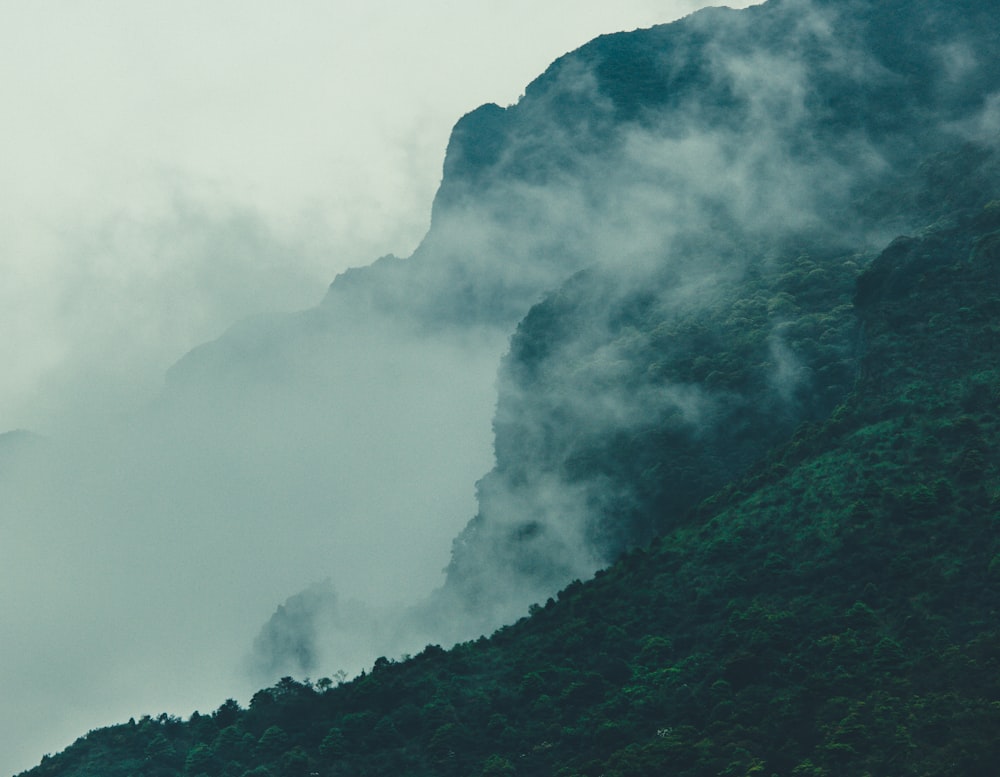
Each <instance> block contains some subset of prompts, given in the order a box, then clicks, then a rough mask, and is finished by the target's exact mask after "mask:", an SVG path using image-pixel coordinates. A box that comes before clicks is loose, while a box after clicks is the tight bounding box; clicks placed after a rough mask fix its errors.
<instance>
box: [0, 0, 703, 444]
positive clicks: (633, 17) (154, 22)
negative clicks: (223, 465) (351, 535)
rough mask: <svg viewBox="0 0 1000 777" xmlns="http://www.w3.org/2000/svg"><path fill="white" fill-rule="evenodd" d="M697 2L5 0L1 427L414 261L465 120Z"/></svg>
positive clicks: (36, 421)
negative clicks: (388, 262) (245, 322)
mask: <svg viewBox="0 0 1000 777" xmlns="http://www.w3.org/2000/svg"><path fill="white" fill-rule="evenodd" d="M697 5H698V3H697V2H695V1H694V0H661V1H659V2H655V1H653V0H626V1H625V2H619V3H615V4H609V3H596V2H580V0H574V1H570V0H556V1H553V0H549V2H546V3H530V2H527V0H505V2H478V3H461V2H450V1H447V0H431V1H430V2H425V3H420V4H404V3H396V2H384V1H383V2H369V3H350V4H348V3H332V2H318V1H317V2H310V1H308V0H302V1H301V2H296V3H293V4H287V3H286V4H280V5H279V4H278V3H271V2H229V1H228V0H227V1H222V0H217V1H216V2H210V3H204V2H189V1H188V0H178V1H175V2H170V3H153V2H125V1H123V0H93V1H92V2H87V3H69V2H54V1H52V2H49V1H47V0H37V1H36V2H32V3H21V2H0V100H2V103H3V114H4V126H3V136H4V139H5V142H4V143H3V147H2V149H0V197H2V201H0V262H2V263H3V264H2V270H3V284H2V285H0V328H2V331H4V332H5V333H6V336H5V337H4V338H2V339H0V363H2V364H3V365H4V370H3V373H2V376H0V429H3V428H12V427H18V426H31V427H34V428H37V427H45V426H46V425H47V424H49V423H51V422H52V421H51V418H52V416H53V414H57V413H67V412H68V413H75V412H78V411H79V405H80V404H85V403H93V402H101V401H104V402H107V403H108V404H110V405H111V406H114V407H120V406H121V404H122V402H131V401H136V400H137V399H138V398H140V397H142V396H144V395H146V394H148V393H149V391H151V390H152V389H154V388H155V386H156V385H157V382H158V380H159V376H160V374H161V372H162V369H163V368H164V367H165V366H167V365H169V364H170V363H171V362H172V361H173V360H174V359H176V358H177V357H178V356H179V355H181V354H182V353H184V352H185V351H186V350H187V349H188V348H190V347H191V346H192V345H194V344H196V343H198V342H201V341H203V340H206V339H209V338H211V337H214V336H216V335H217V334H218V333H219V332H220V331H221V330H222V329H223V328H225V327H226V326H228V325H229V324H230V323H231V322H232V321H233V320H235V319H237V318H239V317H241V316H243V315H246V314H248V313H253V312H258V311H261V310H273V309H293V308H300V307H305V306H308V305H311V304H313V303H315V302H316V301H317V300H318V299H319V298H320V297H321V296H322V294H323V291H324V289H325V286H326V284H327V283H329V281H331V280H332V279H333V277H334V276H335V275H336V273H337V272H339V271H340V270H342V269H343V268H345V267H347V266H352V265H358V264H368V263H369V262H371V261H372V260H373V259H374V258H376V257H378V256H380V255H382V254H384V253H390V252H391V253H395V254H397V255H400V256H406V255H408V254H409V253H410V252H411V251H412V249H413V248H414V247H415V246H416V244H417V242H418V241H419V239H420V237H421V236H422V235H423V233H424V231H425V230H426V227H427V223H428V219H429V213H430V203H431V199H432V197H433V193H434V191H435V189H436V187H437V184H438V182H439V180H440V171H441V162H442V158H443V154H444V149H445V145H446V143H447V140H448V134H449V130H450V128H451V126H452V124H453V123H454V121H455V120H456V119H457V118H458V117H459V116H461V115H462V114H463V113H465V112H467V111H469V110H471V109H473V108H475V107H477V106H478V105H480V104H482V103H484V102H497V103H499V104H500V105H507V104H510V103H513V102H516V101H517V99H518V97H519V96H520V94H521V92H522V91H523V88H524V86H525V85H526V84H527V83H528V82H529V81H530V80H531V79H532V78H534V77H535V76H536V75H538V74H539V73H541V71H542V70H543V69H544V68H545V67H546V66H547V65H548V64H549V63H550V62H551V61H552V60H553V59H554V58H555V57H556V56H558V55H560V54H562V53H564V52H566V51H568V50H571V49H573V48H575V47H577V46H578V45H580V44H582V43H584V42H586V41H587V40H589V39H590V38H592V37H594V36H596V35H598V34H601V33H603V32H608V31H616V30H621V29H633V28H636V27H642V26H649V25H651V24H654V23H658V22H661V21H666V20H670V19H672V18H676V17H678V16H681V15H684V14H686V13H688V12H690V11H691V10H693V9H695V8H696V7H697ZM247 223H252V224H253V225H254V229H253V233H252V234H246V230H243V229H241V225H245V224H247ZM81 377H82V378H84V379H85V380H84V382H85V387H81V386H80V379H81Z"/></svg>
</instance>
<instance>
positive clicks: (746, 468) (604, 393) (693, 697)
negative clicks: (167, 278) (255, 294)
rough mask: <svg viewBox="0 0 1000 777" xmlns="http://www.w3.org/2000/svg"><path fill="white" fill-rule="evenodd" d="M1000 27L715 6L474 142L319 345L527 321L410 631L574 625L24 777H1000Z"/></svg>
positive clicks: (602, 42) (172, 724)
mask: <svg viewBox="0 0 1000 777" xmlns="http://www.w3.org/2000/svg"><path fill="white" fill-rule="evenodd" d="M991 6H992V4H990V3H986V2H973V1H972V0H968V1H966V2H958V3H944V2H937V1H936V0H932V1H929V2H918V3H903V2H897V1H896V0H889V1H888V2H881V3H875V2H867V1H866V0H843V1H841V0H823V1H822V2H821V1H820V0H814V2H805V0H783V1H779V0H772V2H769V3H766V4H765V5H763V6H758V7H754V8H751V9H747V10H746V11H739V12H736V11H729V10H724V9H714V10H709V11H705V12H702V13H699V14H695V15H693V16H691V17H688V18H687V19H685V20H682V21H680V22H678V23H675V24H672V25H665V26H662V27H656V28H652V29H650V30H642V31H636V32H634V33H628V34H619V35H611V36H604V37H602V38H599V39H597V40H595V41H593V42H592V43H590V44H588V45H587V46H585V47H583V48H582V49H580V50H578V51H576V52H573V53H571V54H568V55H567V56H565V57H563V58H561V59H560V60H558V61H557V62H556V63H554V64H553V65H552V66H551V67H550V68H549V69H548V70H547V71H546V73H545V74H543V75H542V76H541V77H540V78H539V79H537V80H536V81H535V82H533V83H532V84H531V85H530V86H529V87H528V88H527V89H526V92H525V96H524V98H523V99H522V100H521V101H520V102H519V103H518V104H517V105H516V106H511V107H509V108H507V109H501V108H499V107H498V106H485V107H483V108H480V109H479V110H477V111H474V112H473V113H471V114H469V115H468V116H466V117H465V118H463V119H462V120H461V121H460V122H459V124H458V125H457V126H456V129H455V132H454V134H453V138H452V142H451V144H450V146H449V150H448V158H447V161H446V165H445V180H444V182H443V183H442V187H441V190H440V192H439V194H438V198H437V201H436V202H435V210H434V222H433V224H432V228H431V230H430V233H429V234H428V236H427V239H426V240H425V242H424V244H423V245H422V246H421V247H420V249H418V251H417V253H416V254H415V255H414V256H413V257H411V258H410V259H409V260H398V259H395V258H393V257H387V258H385V259H383V260H381V261H380V262H377V263H375V264H374V265H372V266H371V267H370V268H363V269H359V270H355V271H351V272H350V273H347V274H346V275H344V276H341V277H340V278H338V279H337V281H336V282H335V283H334V284H333V286H332V287H331V290H330V295H329V297H328V299H327V300H326V302H325V303H324V306H323V307H322V308H321V309H318V310H317V311H311V312H310V313H309V314H308V315H307V316H305V318H306V319H308V321H309V322H311V323H310V324H309V326H311V327H313V329H314V330H315V331H321V330H323V329H324V327H328V326H330V320H333V321H336V322H337V324H338V325H343V326H347V324H346V323H345V322H346V321H348V320H350V318H351V315H352V314H354V313H357V312H358V311H365V313H366V315H369V316H371V315H374V314H375V313H377V312H378V311H382V312H386V311H388V313H386V315H387V316H389V318H390V319H391V321H392V322H394V323H392V324H391V326H404V327H407V328H410V329H412V330H415V331H419V332H422V333H423V334H424V335H426V336H428V337H436V336H440V333H441V332H450V333H454V332H456V331H460V330H462V329H463V328H464V327H496V328H499V329H501V330H502V329H503V327H505V326H511V327H513V326H514V325H515V324H516V330H515V331H514V334H513V336H512V337H511V340H510V348H509V351H508V353H507V355H506V356H505V357H504V361H503V363H502V366H501V370H500V374H499V380H498V391H499V395H498V396H499V398H498V404H497V410H496V416H495V420H494V433H495V452H496V467H495V468H494V470H493V471H491V472H490V473H489V474H488V475H487V476H486V477H485V478H483V480H482V481H480V483H479V512H478V514H477V516H476V517H475V518H474V519H473V520H472V521H471V522H470V523H469V525H468V527H467V528H466V529H465V530H464V531H463V532H462V534H461V535H460V536H459V537H458V538H457V539H456V541H455V545H454V548H453V554H452V561H451V564H450V566H449V568H448V578H447V582H446V584H445V586H444V587H443V588H442V589H441V590H440V591H438V592H437V593H436V594H435V596H434V597H433V598H432V600H431V601H430V602H429V603H428V604H427V605H426V606H424V607H422V608H419V609H417V610H415V611H414V612H413V613H412V614H411V616H410V617H411V618H412V619H414V620H415V621H421V622H423V623H425V624H427V623H430V624H431V625H430V626H427V631H428V632H429V633H437V634H440V635H442V636H440V637H438V639H439V641H442V642H445V641H446V640H447V639H448V637H449V636H452V635H455V634H461V632H462V631H463V630H464V631H468V630H469V629H470V628H471V627H470V626H469V623H470V618H471V619H472V623H474V624H478V625H479V627H481V628H483V629H486V630H492V629H493V628H494V627H496V626H497V625H498V624H500V623H503V622H505V621H507V622H509V621H510V620H513V617H512V613H523V612H524V610H525V608H526V607H527V606H528V604H529V603H530V602H533V601H537V602H543V601H545V600H546V598H547V597H548V596H549V595H550V594H552V595H553V598H548V599H547V601H545V603H544V604H535V605H532V606H531V608H530V614H529V617H526V618H522V619H521V620H518V621H517V622H516V623H513V625H508V626H504V627H502V628H500V629H499V630H498V631H496V632H495V633H494V634H493V635H492V636H490V637H481V638H479V639H475V640H473V641H468V642H463V643H461V644H459V645H457V646H455V647H454V648H452V649H450V650H444V649H442V648H441V647H437V646H435V645H432V646H429V647H427V648H426V649H424V650H423V651H422V652H421V653H419V654H418V655H416V656H412V657H403V658H400V659H399V660H394V659H388V658H380V659H378V660H377V661H376V662H375V664H374V666H373V667H372V669H371V671H370V672H366V673H363V674H362V675H361V676H360V677H357V678H355V679H353V680H350V681H346V682H334V681H331V680H329V679H322V680H319V681H316V682H310V681H297V680H294V679H292V678H291V677H287V678H284V679H282V680H281V681H280V682H278V683H277V684H276V685H274V686H273V687H270V688H266V689H264V690H262V691H260V692H258V693H257V694H256V695H255V696H254V697H253V699H252V700H251V702H250V704H249V706H248V707H247V708H246V709H243V708H241V707H240V705H238V704H237V703H236V702H233V701H231V700H230V701H227V702H226V703H224V704H223V705H222V706H221V707H219V708H218V709H217V710H216V711H215V712H212V713H210V714H199V713H195V714H194V715H192V716H191V717H190V718H189V719H187V720H180V719H177V718H174V717H171V716H168V715H161V716H160V717H158V718H151V717H144V718H142V719H141V720H139V721H135V720H132V721H129V722H128V723H127V724H121V725H118V726H113V727H110V728H105V729H100V730H97V731H93V732H91V733H90V734H88V735H87V736H85V737H82V738H81V739H80V740H78V741H77V742H76V743H75V744H74V745H72V746H71V747H70V748H68V749H67V750H66V751H65V752H63V753H61V754H58V755H55V756H51V757H48V756H47V757H46V758H45V759H44V760H43V762H42V763H41V765H40V766H38V767H37V768H35V769H33V770H31V771H30V772H27V774H32V775H59V777H70V776H73V775H94V774H100V775H107V776H108V777H115V776H116V775H122V776H123V777H125V776H127V775H138V774H141V775H178V774H190V775H202V774H204V775H210V776H214V775H225V776H226V777H229V776H230V775H232V776H233V777H240V776H241V775H250V774H257V775H303V776H305V775H312V774H316V775H360V774H367V775H388V774H392V775H396V774H401V775H515V774H516V775H546V776H548V775H564V776H565V777H570V776H571V775H587V776H588V777H590V776H592V777H597V775H608V776H609V777H610V776H611V775H622V776H624V775H663V774H677V775H723V774H725V775H730V774H731V775H757V774H760V775H841V774H858V775H864V774H868V775H873V776H874V775H914V776H917V775H938V774H962V775H980V774H981V775H992V774H994V773H995V771H996V766H995V764H996V763H997V760H998V756H1000V745H998V744H997V738H996V736H995V732H996V731H997V730H998V727H1000V680H998V677H1000V674H998V672H997V669H998V666H997V662H998V656H1000V631H998V627H997V622H998V621H997V609H998V604H1000V538H998V534H997V521H998V520H1000V510H998V501H1000V454H998V452H997V451H998V447H997V441H998V424H1000V418H998V415H997V412H996V409H997V406H998V400H1000V367H998V366H997V365H998V358H997V357H998V347H1000V337H998V333H1000V324H998V321H1000V317H998V314H1000V154H998V152H997V148H996V140H997V130H998V129H1000V112H998V108H997V105H998V103H997V98H996V96H995V95H997V94H1000V56H998V55H1000V51H998V48H1000V35H998V34H997V32H996V31H995V25H994V24H993V21H992V19H993V16H994V12H995V9H994V8H993V7H991ZM901 234H902V235H906V236H905V237H898V236H899V235H901ZM546 290H549V291H546ZM324 317H329V318H324ZM274 331H275V330H273V329H272V330H270V333H271V335H273V334H274ZM244 334H245V333H244ZM259 334H260V333H259V332H257V333H256V334H254V333H250V334H249V335H246V337H247V338H248V339H247V342H251V343H257V344H258V345H259V346H260V348H258V350H257V351H255V358H258V361H256V362H253V365H254V366H253V369H255V370H257V369H260V361H259V357H260V355H261V353H262V352H267V353H270V354H271V356H270V357H268V358H278V357H274V353H278V354H279V356H280V353H281V352H282V348H283V346H282V345H281V342H282V341H281V340H280V338H272V339H271V340H267V339H266V338H265V339H262V338H261V337H260V336H259ZM449 336H451V335H449ZM255 337H256V338H257V339H256V340H255V339H254V338H255ZM234 342H236V343H238V342H239V340H238V339H237V340H234V339H233V338H229V339H228V340H224V341H221V342H220V343H218V344H215V345H214V346H212V347H210V348H207V349H205V350H204V351H202V352H201V353H197V354H194V355H192V357H191V358H190V359H189V360H187V361H186V362H185V363H182V364H181V365H179V368H178V370H177V371H176V373H175V376H174V379H175V381H177V382H178V383H180V384H185V382H188V383H189V385H197V379H196V375H197V373H198V372H199V371H203V370H204V371H209V372H210V371H212V370H216V369H218V366H217V365H218V355H219V353H225V352H226V349H230V350H231V351H239V350H240V349H239V348H234V347H233V346H234ZM261 343H263V345H261ZM247 364H250V362H249V361H248V362H247ZM243 369H244V367H243V366H240V367H239V370H243ZM241 374H242V373H241ZM192 376H195V377H192ZM601 567H604V569H603V570H602V571H598V572H597V574H596V575H594V576H593V577H592V578H591V574H592V573H593V571H594V570H595V569H598V568H601ZM582 580H585V582H581V581H582ZM560 588H562V590H561V592H560V593H558V594H557V595H556V594H555V592H556V591H557V590H558V589H560ZM324 596H325V594H324V589H323V588H322V587H317V588H315V589H314V590H312V591H311V592H310V593H309V595H308V596H306V595H301V596H300V597H298V598H295V599H294V600H290V603H289V605H288V606H286V608H284V609H282V610H280V611H279V615H280V616H281V617H280V618H277V617H276V619H275V620H274V621H273V622H272V624H271V625H272V626H273V629H274V633H273V634H271V636H272V637H273V643H274V644H279V645H281V644H284V645H287V647H288V649H289V650H290V651H293V652H295V651H299V652H303V654H307V653H308V652H309V650H310V649H311V645H310V644H303V643H298V642H295V641H294V640H292V641H284V640H283V639H282V634H281V633H280V629H281V624H282V623H283V622H284V621H287V620H289V619H292V618H293V617H294V618H300V617H302V616H303V615H304V614H308V613H307V612H306V611H308V610H309V609H310V608H313V607H321V606H322V601H323V597H324ZM515 617H516V616H515ZM452 620H454V621H455V623H459V622H460V624H461V625H453V624H452Z"/></svg>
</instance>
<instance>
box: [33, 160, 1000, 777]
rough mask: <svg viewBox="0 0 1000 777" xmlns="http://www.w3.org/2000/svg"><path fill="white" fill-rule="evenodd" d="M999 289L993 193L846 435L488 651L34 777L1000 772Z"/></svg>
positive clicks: (945, 254) (843, 408)
mask: <svg viewBox="0 0 1000 777" xmlns="http://www.w3.org/2000/svg"><path fill="white" fill-rule="evenodd" d="M953 183H954V184H955V185H957V186H961V185H962V184H963V181H961V180H959V181H954V182H953ZM943 193H944V192H943ZM998 279H1000V204H998V203H997V202H996V201H992V202H990V203H988V204H987V205H986V207H984V208H978V209H975V210H965V211H961V212H957V213H954V214H953V215H952V217H951V218H950V219H949V220H948V221H947V222H946V223H942V224H939V225H936V226H934V227H931V228H929V229H928V230H926V231H925V232H923V233H922V234H921V235H919V236H913V237H909V238H904V239H899V240H897V241H895V242H893V243H892V245H890V246H889V247H888V248H886V250H885V251H883V252H882V253H881V254H880V256H878V258H877V259H876V260H875V261H874V262H873V264H872V266H871V268H870V269H868V270H867V271H866V272H865V273H863V274H862V275H861V277H860V279H859V282H858V285H857V293H856V297H855V303H854V308H853V309H854V310H855V312H856V315H857V316H858V318H859V321H860V323H861V328H862V332H863V341H864V354H863V356H862V358H861V369H860V373H859V378H858V381H857V383H856V385H855V386H854V388H853V390H852V392H851V393H850V395H849V396H848V398H847V400H846V401H845V402H844V403H843V404H842V405H840V406H839V407H838V408H837V409H836V411H835V412H834V413H833V414H832V416H831V417H830V418H829V419H828V420H827V421H825V422H824V423H822V424H808V425H805V426H803V427H802V428H800V429H799V431H798V432H797V433H796V435H795V437H794V438H793V439H792V440H791V442H789V443H787V444H785V445H783V446H779V447H778V448H776V449H775V450H774V451H772V453H771V454H770V455H769V457H768V458H766V459H765V460H763V461H762V462H760V463H759V464H757V465H756V466H755V467H754V468H753V469H752V471H751V472H750V473H749V474H747V475H746V476H745V477H743V478H741V479H738V480H736V481H734V482H733V483H732V484H731V485H729V486H728V487H726V488H724V489H722V490H721V491H719V492H718V493H717V494H716V495H715V496H713V497H712V498H711V499H708V500H706V501H704V502H702V503H701V504H700V505H699V506H698V507H697V508H695V509H694V510H692V511H690V512H689V513H688V514H687V515H686V516H685V517H684V519H683V520H679V521H677V522H675V523H674V525H673V526H672V527H671V528H670V529H669V530H667V531H666V532H665V533H664V534H662V535H661V536H659V537H657V538H656V539H654V541H653V542H652V544H651V545H650V546H649V547H648V548H646V549H642V550H636V551H633V552H631V553H629V554H628V555H626V556H625V557H624V558H623V559H622V560H621V561H619V562H618V563H617V564H615V565H614V566H612V567H611V568H610V569H609V570H607V571H606V572H604V573H600V574H599V575H598V576H597V577H596V578H595V579H594V580H592V581H589V582H585V583H580V582H574V583H573V584H572V585H570V586H569V587H568V588H567V589H565V590H564V591H563V592H561V593H560V594H559V596H558V599H557V600H549V602H548V603H547V604H545V605H544V606H543V607H538V608H536V609H535V610H534V611H533V613H532V615H531V617H529V618H525V619H522V620H521V621H519V622H518V623H516V624H514V625H512V626H508V627H505V628H503V629H501V630H500V631H498V632H497V633H496V634H495V635H493V636H492V637H491V638H489V639H486V638H482V639H479V640H477V641H475V642H469V643H465V644H462V645H459V646H457V647H456V648H454V649H453V650H450V651H444V650H441V649H440V648H437V647H428V648H427V649H426V650H424V651H423V652H422V653H421V654H420V655H418V656H415V657H414V658H411V659H407V660H403V661H399V662H396V661H390V660H386V659H379V660H378V661H377V662H376V663H375V666H374V668H373V669H372V671H371V672H370V673H368V674H365V675H363V676H362V677H359V678H357V679H355V680H353V681H350V682H347V683H345V684H343V685H340V686H332V687H331V686H330V684H328V683H327V682H326V681H321V682H318V683H316V684H312V683H305V684H303V683H299V682H295V681H294V680H292V679H290V678H288V679H286V680H283V681H282V682H280V683H278V684H277V685H276V686H274V687H273V688H270V689H266V690H263V691H261V692H260V693H258V694H257V695H256V696H255V697H254V699H253V700H252V702H251V704H250V706H249V709H246V710H242V709H240V708H239V706H238V705H236V704H235V703H233V702H227V703H226V704H224V705H223V706H222V707H220V708H219V709H218V710H217V711H216V712H214V713H212V714H210V715H195V716H193V717H192V718H191V719H190V720H188V721H183V722H182V721H179V720H177V719H174V718H169V717H167V716H162V717H161V718H159V719H150V718H144V719H143V720H141V721H138V722H135V721H131V722H129V723H128V724H124V725H121V726H117V727H113V728H110V729H103V730H100V731H95V732H92V733H91V734H90V735H88V736H87V737H85V738H83V739H81V740H80V741H78V742H77V743H76V744H75V745H74V746H72V747H71V748H70V749H69V750H67V751H66V752H65V753H63V754H60V755H58V756H55V757H52V758H47V759H46V760H45V761H44V762H43V764H42V765H41V766H40V767H38V768H37V769H35V770H32V772H30V774H33V775H39V777H41V775H59V776H60V777H68V776H69V775H92V774H102V775H107V777H114V775H130V774H144V775H160V774H161V775H173V774H181V773H186V774H206V775H219V774H224V775H241V774H244V773H246V774H261V775H264V774H275V775H277V774H282V775H284V774H287V775H307V774H310V773H319V774H324V775H348V774H351V775H357V774H370V775H385V774H414V775H417V774H442V775H443V774H454V775H467V774H475V775H478V774H483V775H500V774H521V775H556V774H562V775H595V777H596V775H599V774H604V775H663V774H677V775H715V774H795V775H836V774H866V773H867V774H872V775H878V774H894V775H925V774H963V775H984V776H985V775H991V774H993V773H994V770H995V764H996V761H997V758H998V757H1000V749H998V744H997V740H996V736H995V732H996V730H997V727H998V726H1000V707H998V703H997V702H998V701H1000V684H998V677H1000V675H998V672H997V668H998V667H997V660H998V659H997V656H998V655H1000V629H998V626H997V623H998V621H997V609H998V607H1000V577H998V576H1000V538H998V534H997V521H998V520H1000V509H998V508H1000V456H998V453H997V450H998V448H997V441H998V439H1000V436H998V435H1000V428H998V426H1000V418H998V415H997V406H998V400H1000V369H998V367H997V365H998V357H1000V325H998V320H1000V319H998V314H1000V280H998Z"/></svg>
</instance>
